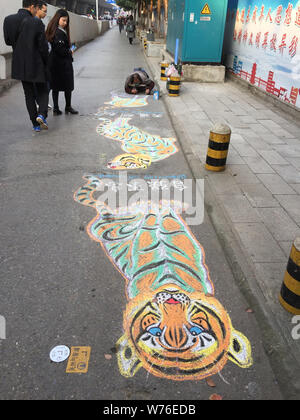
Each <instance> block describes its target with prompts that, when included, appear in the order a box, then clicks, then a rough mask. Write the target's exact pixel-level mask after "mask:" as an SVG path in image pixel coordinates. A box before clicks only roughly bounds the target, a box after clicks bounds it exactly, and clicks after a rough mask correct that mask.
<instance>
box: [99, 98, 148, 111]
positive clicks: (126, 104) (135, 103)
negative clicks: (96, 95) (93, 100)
mask: <svg viewBox="0 0 300 420" xmlns="http://www.w3.org/2000/svg"><path fill="white" fill-rule="evenodd" d="M147 98H148V96H140V95H135V96H132V95H128V96H119V95H117V96H113V97H112V100H111V101H110V102H105V103H106V104H107V105H111V106H113V107H114V108H139V107H141V106H147V105H148V102H147Z"/></svg>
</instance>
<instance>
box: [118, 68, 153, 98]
mask: <svg viewBox="0 0 300 420" xmlns="http://www.w3.org/2000/svg"><path fill="white" fill-rule="evenodd" d="M154 85H155V83H154V82H153V81H152V80H151V79H150V77H149V76H148V74H147V73H146V71H145V70H143V69H140V70H137V71H135V72H134V73H132V74H130V75H129V76H128V77H127V79H126V82H125V92H126V93H129V94H133V95H136V94H137V93H146V95H150V94H151V91H152V89H153V88H154Z"/></svg>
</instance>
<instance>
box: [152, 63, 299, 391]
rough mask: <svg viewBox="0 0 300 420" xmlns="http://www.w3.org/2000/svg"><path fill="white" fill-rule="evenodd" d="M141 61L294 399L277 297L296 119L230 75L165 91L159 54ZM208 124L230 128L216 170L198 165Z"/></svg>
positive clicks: (293, 212)
mask: <svg viewBox="0 0 300 420" xmlns="http://www.w3.org/2000/svg"><path fill="white" fill-rule="evenodd" d="M147 61H148V64H149V67H150V68H151V71H152V73H153V76H154V78H155V81H156V82H157V83H158V84H159V85H160V89H161V97H162V100H164V102H165V104H166V106H167V108H168V111H169V114H170V116H171V119H172V122H173V124H174V128H175V130H176V131H177V137H178V140H179V141H180V143H181V146H182V149H183V151H184V153H185V156H186V159H187V160H188V162H189V165H190V167H191V169H192V172H193V175H194V177H195V178H204V179H205V202H206V207H207V210H208V213H209V214H210V216H211V220H212V222H213V224H214V227H215V229H216V232H217V234H218V236H219V239H220V240H221V243H222V244H223V246H224V250H225V252H226V255H227V258H228V260H229V262H230V264H231V267H232V270H233V272H234V274H235V278H236V280H237V282H238V284H239V286H240V288H241V289H242V290H243V292H244V294H245V296H246V297H247V299H248V302H249V303H250V304H251V310H253V311H254V314H255V316H256V317H257V319H258V321H259V323H260V325H261V329H262V333H263V337H264V346H265V349H266V351H267V353H268V354H269V356H270V359H271V361H272V364H273V368H274V370H275V371H277V373H278V376H279V377H280V378H279V380H280V379H281V380H285V382H289V383H290V385H291V391H290V392H291V394H294V393H295V396H296V395H297V393H298V398H299V391H300V340H294V339H293V338H292V330H293V328H294V327H295V325H294V324H293V323H292V318H293V315H292V314H289V313H288V312H286V311H285V310H284V309H283V308H282V306H281V305H280V303H279V301H278V296H279V293H280V289H281V286H282V283H283V278H284V273H285V270H286V267H287V262H288V258H289V255H290V251H291V246H292V243H293V241H294V240H295V238H296V237H297V236H300V122H299V121H297V120H296V119H295V118H293V117H291V116H290V115H288V114H287V113H285V112H284V111H282V110H280V109H277V108H274V107H272V109H271V106H270V104H269V103H268V102H267V101H265V100H263V99H261V98H258V97H256V96H254V95H253V94H252V93H250V92H249V90H248V89H247V88H245V87H242V86H240V85H238V84H236V83H235V82H233V81H226V83H224V84H207V83H187V82H185V83H183V84H182V86H181V91H180V96H179V97H169V96H168V94H167V91H166V83H165V82H162V81H160V59H159V58H153V57H147ZM216 122H224V123H226V124H227V125H229V126H230V128H231V130H232V135H231V143H230V148H229V155H228V158H227V168H226V171H225V172H223V173H213V172H209V171H206V170H205V168H204V164H205V160H206V154H207V146H208V139H209V132H210V130H211V129H212V127H213V125H214V124H215V123H216ZM287 378H288V380H287Z"/></svg>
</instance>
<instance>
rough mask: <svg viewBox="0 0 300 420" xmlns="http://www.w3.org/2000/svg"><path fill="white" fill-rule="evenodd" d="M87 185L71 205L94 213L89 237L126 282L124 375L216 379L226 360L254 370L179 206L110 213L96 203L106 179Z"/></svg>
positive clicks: (121, 363) (243, 340)
mask: <svg viewBox="0 0 300 420" xmlns="http://www.w3.org/2000/svg"><path fill="white" fill-rule="evenodd" d="M85 179H86V180H87V183H86V184H85V185H84V186H83V187H82V188H80V189H79V190H78V191H77V192H76V193H75V195H74V199H75V200H76V201H77V202H79V203H81V204H83V205H85V206H89V207H92V208H94V209H95V210H96V212H97V214H96V216H95V217H94V218H93V220H91V222H90V223H89V225H88V227H87V232H88V234H89V236H90V238H91V239H92V240H94V241H96V242H98V243H100V244H101V247H102V249H103V251H104V252H105V254H106V256H107V257H108V258H109V260H110V261H111V263H112V264H113V265H114V266H115V268H116V269H117V270H118V271H119V273H120V274H121V275H122V277H123V278H124V280H125V291H126V297H127V306H126V309H125V311H124V314H123V327H124V334H123V335H122V337H121V338H120V339H119V341H118V343H117V356H118V364H119V369H120V372H121V374H122V375H123V376H125V377H128V378H129V377H133V376H134V375H135V374H136V372H137V371H138V370H139V369H140V368H142V367H143V368H144V369H145V370H146V371H147V372H149V373H150V374H153V375H155V376H157V377H161V378H167V379H170V380H176V381H183V380H201V379H204V378H207V377H209V376H211V375H214V374H216V373H219V372H220V371H221V370H222V369H223V368H224V366H225V365H226V363H227V362H228V361H231V362H233V363H234V364H236V365H238V366H239V367H241V368H248V367H250V366H251V365H252V356H251V345H250V343H249V341H248V339H247V338H246V337H245V336H244V335H243V334H242V333H240V332H238V331H236V330H235V329H234V328H233V326H232V323H231V320H230V317H229V315H228V313H227V311H226V310H225V308H224V307H223V306H222V304H221V303H220V302H219V301H218V300H217V299H216V298H215V297H214V285H213V283H212V281H211V279H210V275H209V270H208V268H207V266H206V264H205V252H204V249H203V248H202V246H201V245H200V243H199V242H198V241H197V240H196V239H195V237H194V236H193V234H192V232H191V231H190V230H189V228H188V226H187V224H186V223H185V221H184V220H183V218H182V217H181V216H180V215H179V212H177V211H176V206H170V204H169V205H166V204H165V203H161V204H157V205H152V203H151V202H147V203H146V202H145V203H140V205H135V206H134V207H132V208H126V209H118V212H114V213H113V212H112V211H111V210H110V209H109V208H108V207H107V205H106V204H104V203H103V202H100V201H99V199H97V198H96V192H97V191H100V190H102V187H103V185H102V182H103V181H102V180H101V178H100V177H98V176H94V175H88V176H86V177H85Z"/></svg>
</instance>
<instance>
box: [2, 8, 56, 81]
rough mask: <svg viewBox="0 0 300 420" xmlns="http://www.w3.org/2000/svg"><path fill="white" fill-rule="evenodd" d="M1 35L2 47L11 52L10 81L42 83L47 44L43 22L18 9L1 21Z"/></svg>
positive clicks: (45, 78)
mask: <svg viewBox="0 0 300 420" xmlns="http://www.w3.org/2000/svg"><path fill="white" fill-rule="evenodd" d="M3 32H4V39H5V43H6V44H7V45H10V46H11V47H12V48H13V56H12V78H13V79H16V80H22V81H25V82H33V83H45V82H46V81H47V77H46V69H47V60H48V43H47V40H46V37H45V26H44V24H43V22H42V21H41V20H40V19H36V18H34V17H33V16H32V15H31V13H30V12H29V11H28V10H25V9H20V10H19V11H18V13H16V14H14V15H10V16H7V17H6V18H5V19H4V24H3Z"/></svg>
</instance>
